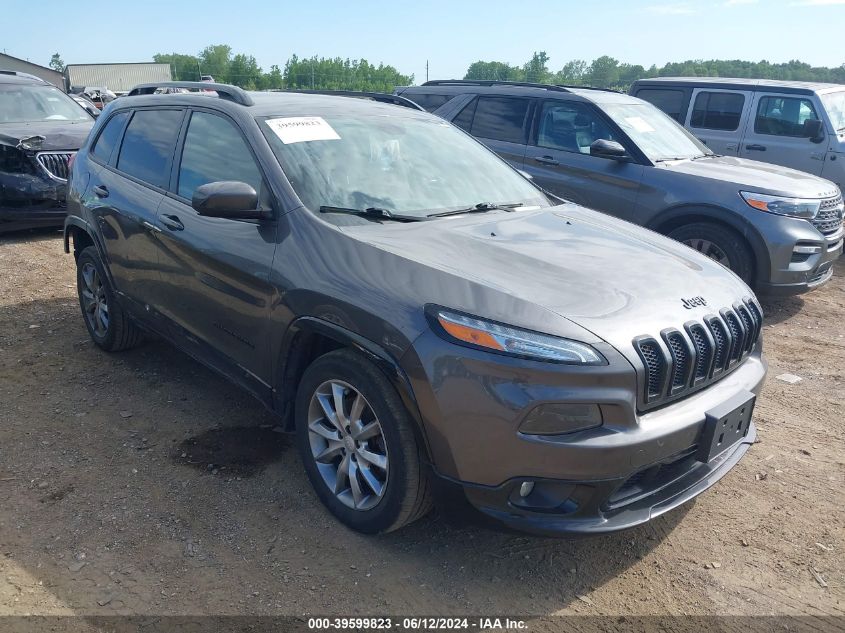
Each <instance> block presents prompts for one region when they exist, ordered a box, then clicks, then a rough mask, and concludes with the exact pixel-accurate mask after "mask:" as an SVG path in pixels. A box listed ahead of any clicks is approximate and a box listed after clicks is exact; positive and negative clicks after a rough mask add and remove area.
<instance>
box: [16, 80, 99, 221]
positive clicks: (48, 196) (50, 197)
mask: <svg viewBox="0 0 845 633" xmlns="http://www.w3.org/2000/svg"><path fill="white" fill-rule="evenodd" d="M93 125H94V117H92V116H91V115H90V114H88V113H87V112H86V111H85V109H84V108H82V107H80V106H79V105H78V104H77V103H76V102H74V101H73V100H72V99H71V98H70V97H68V96H67V95H66V94H65V93H63V92H62V91H61V90H59V89H58V88H56V87H55V86H53V85H51V84H49V83H47V82H46V81H42V80H41V79H38V78H37V77H33V76H31V75H24V74H20V73H16V72H13V71H0V233H2V232H4V231H11V230H17V229H23V228H31V227H37V226H61V225H62V222H63V221H64V218H65V213H66V208H65V192H66V189H67V173H68V161H69V160H70V158H71V156H72V155H73V154H74V152H76V150H77V149H79V146H80V145H82V143H83V142H85V139H86V138H87V137H88V132H90V131H91V128H92V127H93Z"/></svg>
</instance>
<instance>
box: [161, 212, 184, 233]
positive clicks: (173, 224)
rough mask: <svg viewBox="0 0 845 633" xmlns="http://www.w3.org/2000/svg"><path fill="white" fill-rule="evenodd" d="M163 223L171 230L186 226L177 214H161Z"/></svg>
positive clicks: (179, 229) (178, 229)
mask: <svg viewBox="0 0 845 633" xmlns="http://www.w3.org/2000/svg"><path fill="white" fill-rule="evenodd" d="M161 223H162V224H163V225H164V226H166V227H167V228H168V229H170V230H171V231H181V230H182V229H184V228H185V225H184V224H182V221H181V220H180V219H179V218H178V217H177V216H175V215H163V216H161Z"/></svg>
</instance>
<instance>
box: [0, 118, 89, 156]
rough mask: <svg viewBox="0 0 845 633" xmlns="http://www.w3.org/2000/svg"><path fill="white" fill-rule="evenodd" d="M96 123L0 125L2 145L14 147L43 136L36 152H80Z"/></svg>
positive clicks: (52, 122) (56, 122)
mask: <svg viewBox="0 0 845 633" xmlns="http://www.w3.org/2000/svg"><path fill="white" fill-rule="evenodd" d="M92 127H94V121H73V122H70V121H68V122H65V121H35V122H32V123H0V144H2V145H10V146H12V147H15V146H17V144H18V143H19V142H20V141H21V140H22V139H25V138H27V137H29V136H43V137H44V141H43V142H42V143H41V147H40V148H39V149H38V150H36V151H51V150H63V149H66V150H74V151H75V150H78V149H79V148H80V147H82V144H83V143H85V139H87V138H88V133H89V132H90V131H91V128H92Z"/></svg>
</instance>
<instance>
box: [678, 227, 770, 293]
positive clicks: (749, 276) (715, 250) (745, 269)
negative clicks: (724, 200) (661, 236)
mask: <svg viewBox="0 0 845 633" xmlns="http://www.w3.org/2000/svg"><path fill="white" fill-rule="evenodd" d="M669 237H671V238H672V239H675V240H678V241H679V242H682V243H683V244H686V245H687V246H689V247H690V248H693V249H695V250H697V251H699V252H700V253H702V254H703V255H706V256H707V257H710V258H711V259H713V260H715V261H717V262H719V263H720V264H722V265H723V266H725V267H726V268H730V269H731V270H732V271H733V272H734V273H736V274H737V275H738V276H739V277H741V278H742V280H743V281H744V282H745V283H747V284H751V283H752V282H753V280H754V256H753V253H752V252H751V248H750V247H749V246H748V243H747V242H746V241H745V240H744V239H743V238H742V236H740V235H739V233H737V232H736V231H734V230H733V229H731V228H728V227H725V226H721V225H719V224H715V223H712V222H694V223H693V224H686V225H684V226H681V227H678V228H677V229H675V230H673V231H671V232H670V233H669ZM719 251H721V253H719ZM720 255H721V256H720Z"/></svg>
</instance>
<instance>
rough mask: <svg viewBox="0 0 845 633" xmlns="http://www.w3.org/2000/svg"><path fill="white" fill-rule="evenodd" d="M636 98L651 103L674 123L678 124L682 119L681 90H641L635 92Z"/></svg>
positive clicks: (682, 95) (682, 100)
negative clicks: (674, 121) (673, 120)
mask: <svg viewBox="0 0 845 633" xmlns="http://www.w3.org/2000/svg"><path fill="white" fill-rule="evenodd" d="M637 97H639V98H640V99H645V100H646V101H648V102H649V103H653V104H654V105H656V106H657V107H658V108H660V109H661V110H663V111H664V112H665V113H666V114H668V115H669V116H670V117H672V118H673V119H675V120H676V121H679V122H680V121H681V119H682V118H683V117H681V111H682V110H683V109H684V93H683V92H682V91H681V90H658V89H656V88H643V89H642V90H640V91H639V92H637ZM684 114H686V113H685V112H684Z"/></svg>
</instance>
